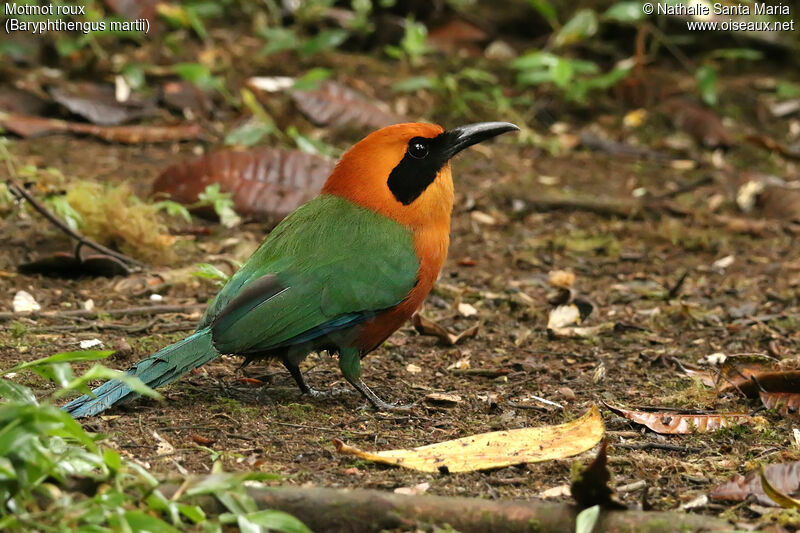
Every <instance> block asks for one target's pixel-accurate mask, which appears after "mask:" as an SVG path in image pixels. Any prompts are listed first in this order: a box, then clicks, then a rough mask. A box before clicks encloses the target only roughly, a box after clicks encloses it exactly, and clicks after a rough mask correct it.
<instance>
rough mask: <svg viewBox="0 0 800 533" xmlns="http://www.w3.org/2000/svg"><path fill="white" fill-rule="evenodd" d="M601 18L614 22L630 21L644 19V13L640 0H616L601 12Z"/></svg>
mask: <svg viewBox="0 0 800 533" xmlns="http://www.w3.org/2000/svg"><path fill="white" fill-rule="evenodd" d="M603 18H604V19H607V20H613V21H615V22H622V23H631V22H639V21H640V20H642V19H644V18H645V14H644V11H642V4H641V3H640V2H617V3H616V4H614V5H613V6H611V7H609V8H608V9H607V10H606V12H605V13H603Z"/></svg>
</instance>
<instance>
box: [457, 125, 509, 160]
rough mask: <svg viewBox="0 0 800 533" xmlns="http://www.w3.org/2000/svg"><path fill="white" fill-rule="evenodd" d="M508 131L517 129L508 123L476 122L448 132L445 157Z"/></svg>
mask: <svg viewBox="0 0 800 533" xmlns="http://www.w3.org/2000/svg"><path fill="white" fill-rule="evenodd" d="M508 131H519V128H518V127H517V126H515V125H514V124H511V123H510V122H477V123H475V124H467V125H466V126H459V127H458V128H453V129H451V130H448V131H447V132H446V133H445V135H447V137H448V142H447V148H446V152H447V157H448V158H451V157H453V156H454V155H456V154H457V153H458V152H460V151H461V150H463V149H464V148H469V147H470V146H472V145H473V144H478V143H479V142H483V141H485V140H487V139H491V138H492V137H497V136H498V135H500V134H502V133H506V132H508Z"/></svg>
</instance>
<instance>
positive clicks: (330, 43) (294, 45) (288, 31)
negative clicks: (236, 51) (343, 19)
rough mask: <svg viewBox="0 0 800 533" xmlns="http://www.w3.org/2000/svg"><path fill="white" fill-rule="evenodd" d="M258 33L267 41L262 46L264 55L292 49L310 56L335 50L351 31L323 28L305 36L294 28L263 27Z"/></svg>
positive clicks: (304, 55) (301, 54) (302, 54)
mask: <svg viewBox="0 0 800 533" xmlns="http://www.w3.org/2000/svg"><path fill="white" fill-rule="evenodd" d="M258 35H259V37H261V38H262V39H264V40H265V41H266V43H265V44H264V46H263V47H262V48H261V54H262V55H266V56H268V55H272V54H277V53H278V52H284V51H291V52H296V53H297V54H298V55H300V56H302V57H308V56H312V55H315V54H318V53H320V52H329V51H331V50H335V49H336V48H338V47H339V45H341V44H342V43H343V42H344V41H346V40H347V37H348V36H349V32H348V31H347V30H342V29H331V30H322V31H320V32H319V33H317V34H316V35H314V36H313V37H307V38H304V37H301V36H300V35H299V34H298V32H297V30H295V29H294V28H262V29H260V30H258Z"/></svg>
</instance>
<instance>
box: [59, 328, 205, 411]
mask: <svg viewBox="0 0 800 533" xmlns="http://www.w3.org/2000/svg"><path fill="white" fill-rule="evenodd" d="M219 356H220V353H219V352H218V351H217V350H216V349H215V348H214V344H213V341H212V338H211V330H210V329H209V328H203V329H200V330H198V331H196V332H195V333H193V334H192V335H189V336H188V337H186V338H185V339H183V340H180V341H178V342H176V343H175V344H170V345H169V346H167V347H166V348H164V349H162V350H161V351H159V352H157V353H155V354H153V355H151V356H150V357H148V358H147V359H143V360H141V361H139V362H138V363H136V364H135V365H134V366H133V367H131V369H130V370H128V372H127V373H128V375H130V376H136V377H137V378H139V379H140V380H142V381H143V382H144V384H145V385H147V386H149V387H151V388H154V389H155V388H157V387H161V386H163V385H167V384H169V383H172V382H173V381H175V380H176V379H178V378H179V377H181V376H183V375H184V374H186V373H187V372H189V371H190V370H193V369H195V368H198V367H200V366H202V365H204V364H206V363H208V362H209V361H212V360H214V359H216V358H217V357H219ZM92 393H93V394H94V395H95V396H96V397H95V398H92V397H91V396H88V395H85V396H81V397H80V398H76V399H75V400H73V401H71V402H70V403H68V404H67V405H65V406H64V407H62V409H63V410H64V411H66V412H68V413H69V414H71V415H72V416H73V417H75V418H80V417H84V416H94V415H96V414H98V413H101V412H103V411H105V410H106V409H108V408H109V407H111V406H113V405H117V404H120V403H123V402H127V401H129V400H132V399H134V398H136V397H137V396H139V395H138V394H136V393H135V392H133V391H132V390H131V389H130V388H129V387H128V386H127V385H125V384H124V383H122V382H120V381H117V380H111V381H108V382H106V383H104V384H103V385H101V386H100V387H98V388H96V389H94V390H93V391H92Z"/></svg>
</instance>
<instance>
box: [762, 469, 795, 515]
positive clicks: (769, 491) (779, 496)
mask: <svg viewBox="0 0 800 533" xmlns="http://www.w3.org/2000/svg"><path fill="white" fill-rule="evenodd" d="M758 473H759V478H760V479H761V488H762V489H764V492H765V493H766V495H767V496H769V498H770V499H771V500H772V501H774V502H775V503H777V504H778V505H780V506H781V507H784V508H786V509H798V510H800V500H796V499H794V498H792V497H791V496H788V495H786V494H784V493H783V492H781V491H779V490H778V489H776V488H775V487H773V486H772V484H771V483H770V482H769V479H768V478H767V474H766V471H765V468H764V465H761V468H760V469H759V471H758Z"/></svg>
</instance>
